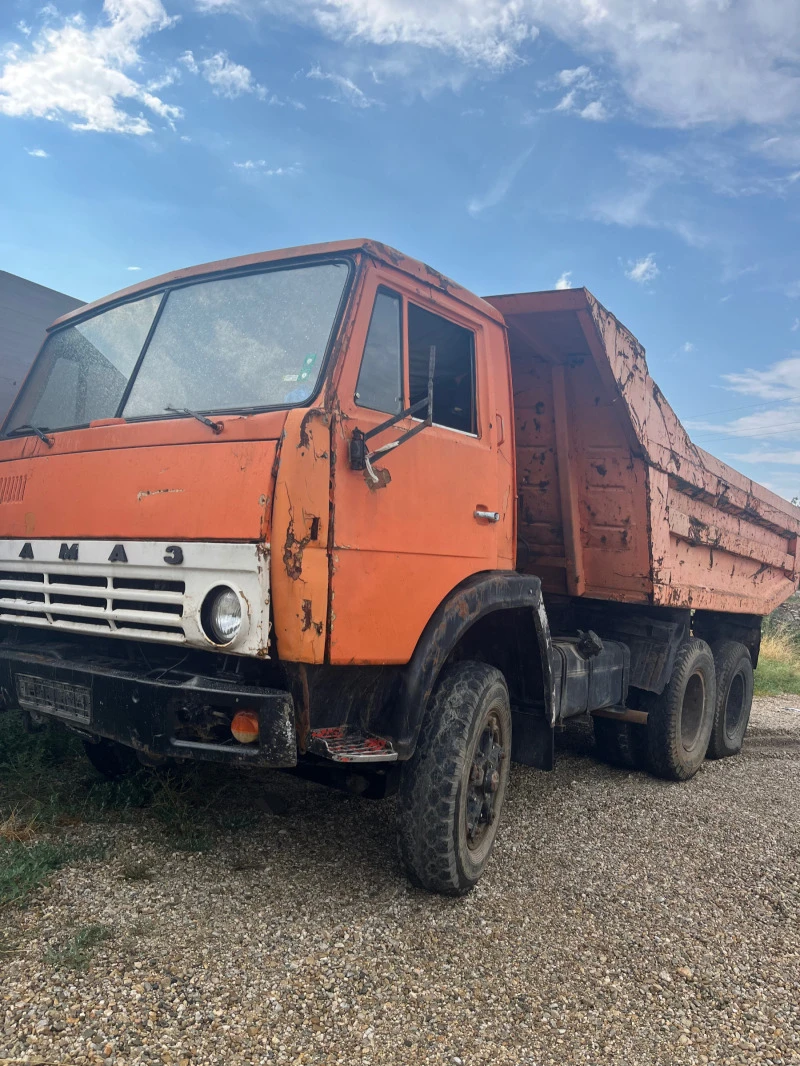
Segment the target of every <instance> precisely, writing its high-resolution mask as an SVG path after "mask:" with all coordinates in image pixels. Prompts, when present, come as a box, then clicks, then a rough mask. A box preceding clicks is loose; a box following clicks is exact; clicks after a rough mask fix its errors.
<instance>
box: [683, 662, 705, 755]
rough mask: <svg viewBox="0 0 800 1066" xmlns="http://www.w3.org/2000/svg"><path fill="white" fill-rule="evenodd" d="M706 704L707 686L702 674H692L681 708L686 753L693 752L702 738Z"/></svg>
mask: <svg viewBox="0 0 800 1066" xmlns="http://www.w3.org/2000/svg"><path fill="white" fill-rule="evenodd" d="M705 704H706V686H705V682H704V680H703V677H702V674H699V673H698V674H692V676H691V677H690V678H689V681H688V683H687V685H686V690H685V692H684V694H683V706H682V707H681V744H682V745H683V748H684V750H685V751H691V750H692V748H693V747H694V746H695V744H696V743H697V738H698V737H699V736H700V730H701V728H702V725H703V715H704V712H705Z"/></svg>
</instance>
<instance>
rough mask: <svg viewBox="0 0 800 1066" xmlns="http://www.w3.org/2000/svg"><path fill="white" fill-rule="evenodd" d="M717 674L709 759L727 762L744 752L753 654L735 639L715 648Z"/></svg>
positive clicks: (750, 694)
mask: <svg viewBox="0 0 800 1066" xmlns="http://www.w3.org/2000/svg"><path fill="white" fill-rule="evenodd" d="M711 652H712V654H713V656H714V666H715V668H716V674H717V699H716V705H715V710H714V724H713V726H712V728H711V739H710V740H709V742H708V757H709V758H710V759H724V758H726V757H727V756H729V755H738V754H739V752H740V751H741V750H742V743H743V741H744V737H745V733H746V732H747V725H748V722H749V721H750V711H751V709H752V706H753V664H752V662H751V660H750V652H749V651H748V650H747V648H746V647H745V646H744V644H739V643H738V641H735V640H719V641H717V642H716V643H715V644H712V645H711Z"/></svg>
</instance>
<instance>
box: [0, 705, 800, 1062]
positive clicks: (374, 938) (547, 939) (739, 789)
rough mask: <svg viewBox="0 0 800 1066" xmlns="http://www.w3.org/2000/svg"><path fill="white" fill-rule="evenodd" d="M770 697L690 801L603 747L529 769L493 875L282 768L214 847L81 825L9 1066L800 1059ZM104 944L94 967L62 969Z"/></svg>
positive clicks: (26, 922)
mask: <svg viewBox="0 0 800 1066" xmlns="http://www.w3.org/2000/svg"><path fill="white" fill-rule="evenodd" d="M793 700H794V701H795V703H797V704H798V705H800V698H797V697H786V698H774V699H762V700H759V701H757V704H756V707H755V708H754V712H753V719H752V725H751V732H750V734H749V739H748V741H747V745H746V752H745V754H744V755H743V756H741V757H739V758H735V759H729V760H725V761H723V762H717V763H706V765H705V767H704V768H703V770H702V771H701V772H700V774H699V775H698V776H697V777H696V778H695V779H694V780H693V781H691V782H689V783H688V784H684V785H675V784H667V783H664V782H661V781H657V780H654V779H652V778H649V777H647V776H644V775H641V774H633V773H627V772H624V771H619V770H614V769H611V768H609V767H607V766H604V765H602V764H601V763H599V762H597V761H596V760H595V759H594V758H593V756H592V748H591V734H590V732H588V731H587V730H586V729H585V727H582V726H580V727H571V728H570V729H569V730H568V731H567V732H566V733H564V734H563V735H562V736H561V737H560V738H559V746H560V748H561V753H560V757H559V760H558V764H557V770H556V772H555V773H554V774H542V773H538V772H536V771H533V770H528V769H524V768H522V767H515V768H514V771H513V774H512V782H511V791H510V794H509V797H508V802H507V806H506V811H505V816H504V826H503V829H502V830H501V833H500V836H499V840H498V845H497V847H496V849H495V856H494V861H493V865H492V866H491V867H490V869H489V872H488V874H487V875H486V877H485V878H484V880H483V881H482V882H481V884H480V885H479V886H478V888H477V889H476V890H475V892H474V893H473V894H472V895H471V896H469V897H467V898H466V899H461V900H452V899H442V898H436V897H431V896H428V895H425V894H424V893H422V892H419V891H416V890H415V889H412V888H411V887H410V886H409V885H408V884H407V883H406V881H405V879H404V877H403V874H402V872H401V870H400V869H399V867H398V864H397V860H396V858H395V849H394V827H393V813H394V812H393V807H392V804H391V802H383V803H371V802H369V801H366V800H361V799H355V798H352V797H349V796H346V795H344V794H339V793H335V792H330V791H328V790H325V789H322V788H320V787H318V786H316V785H312V784H308V783H304V782H300V781H298V780H295V779H293V778H289V777H286V776H283V775H272V776H270V777H268V778H266V779H261V780H259V781H255V780H252V779H245V781H244V783H243V784H242V785H241V789H242V790H244V793H245V803H246V805H249V806H251V807H252V808H254V809H256V810H258V811H259V812H260V814H259V817H257V818H256V819H254V820H252V824H251V825H250V826H249V827H245V828H241V827H240V828H236V829H232V830H231V831H230V832H223V833H222V834H221V836H220V837H219V838H218V839H216V840H215V841H214V843H213V846H212V847H211V848H210V850H208V851H206V852H204V853H200V854H190V853H186V852H175V851H170V849H169V846H168V843H167V838H166V837H164V836H163V834H161V835H159V829H158V826H157V825H156V824H155V823H154V822H153V819H152V817H151V816H150V815H149V814H144V815H143V816H142V817H141V818H140V819H135V820H134V821H133V822H132V823H125V822H121V823H120V824H112V825H111V826H109V825H108V824H104V825H79V826H75V827H74V828H71V829H69V830H67V832H68V834H69V835H71V836H72V838H73V839H74V840H77V841H79V842H82V843H86V842H88V841H91V840H93V839H95V838H98V837H102V838H103V839H104V840H106V841H108V842H109V850H108V852H107V855H106V857H105V858H104V859H102V860H94V861H89V860H87V861H83V862H80V863H77V864H73V865H71V866H69V867H65V868H63V869H62V870H60V871H58V872H57V873H56V874H54V875H53V877H52V879H51V881H50V882H49V885H48V886H47V887H45V888H42V889H39V890H38V891H37V893H36V894H35V896H34V897H33V900H32V902H31V903H30V904H29V905H28V906H27V907H26V908H25V909H23V910H13V912H12V911H7V912H6V914H5V919H6V920H7V922H9V923H11V925H12V926H13V929H12V931H11V932H12V934H13V936H14V937H15V938H16V940H17V941H18V946H17V950H16V952H15V953H12V954H10V955H7V956H3V955H0V967H2V971H1V972H0V1062H2V1061H3V1056H6V1057H8V1058H10V1059H11V1060H12V1061H15V1062H16V1061H21V1062H47V1063H58V1064H63V1066H78V1064H80V1066H83V1064H84V1063H101V1062H105V1063H109V1064H111V1063H115V1064H123V1063H169V1064H176V1066H177V1064H181V1063H184V1064H192V1066H195V1064H196V1066H207V1064H208V1066H211V1064H215V1066H216V1064H219V1066H240V1064H242V1066H244V1064H247V1066H251V1064H256V1063H296V1064H301V1063H306V1064H312V1063H347V1064H353V1063H362V1064H364V1066H366V1064H370V1063H388V1064H393V1063H398V1064H400V1063H402V1064H404V1066H405V1064H409V1063H448V1064H455V1066H460V1064H461V1066H477V1064H492V1066H497V1064H501V1063H508V1064H512V1063H513V1064H515V1066H516V1064H519V1066H523V1064H530V1066H534V1064H535V1066H545V1064H550V1063H553V1064H555V1063H558V1064H559V1066H564V1064H571V1063H587V1064H594V1066H598V1064H600V1063H602V1064H613V1063H620V1064H625V1066H648V1064H653V1066H655V1064H658V1066H668V1064H673V1063H674V1064H682V1063H712V1064H718V1066H722V1064H732V1063H737V1064H739V1063H742V1064H745V1063H746V1064H750V1063H772V1064H779V1063H798V1062H800V917H799V915H800V907H799V904H800V831H799V830H800V711H797V710H791V709H789V708H791V707H793V705H794V704H793ZM87 926H91V927H93V928H96V927H98V926H102V927H105V932H106V933H107V936H106V939H103V940H101V942H100V943H98V944H97V946H96V947H95V949H94V953H93V955H92V957H91V961H90V963H89V965H88V969H86V970H85V971H83V972H81V971H76V970H73V969H67V968H65V967H64V966H60V965H58V963H57V962H53V958H54V955H53V952H54V951H56V952H57V950H58V948H59V945H63V944H64V942H65V938H67V937H69V936H71V935H73V934H74V932H75V930H80V929H81V928H85V927H87Z"/></svg>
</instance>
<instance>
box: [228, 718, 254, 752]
mask: <svg viewBox="0 0 800 1066" xmlns="http://www.w3.org/2000/svg"><path fill="white" fill-rule="evenodd" d="M231 733H233V735H234V737H235V738H236V740H238V741H239V743H240V744H252V743H253V741H254V740H258V715H257V714H256V712H255V711H237V712H236V714H235V715H234V716H233V721H232V722H231Z"/></svg>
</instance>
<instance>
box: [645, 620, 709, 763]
mask: <svg viewBox="0 0 800 1066" xmlns="http://www.w3.org/2000/svg"><path fill="white" fill-rule="evenodd" d="M716 698H717V679H716V670H715V667H714V656H713V655H712V654H711V649H710V648H709V646H708V645H707V644H706V642H705V641H704V640H698V639H697V638H691V639H689V640H685V641H684V642H683V644H682V645H681V646H680V648H679V649H678V654H677V655H676V656H675V665H674V667H673V669H672V676H671V677H670V679H669V682H668V684H667V687H666V688H665V689H664V691H663V692H662V693H661V695H660V696H653V697H652V699H650V700H648V706H647V710H648V718H647V742H648V743H647V747H648V754H649V759H650V769H651V771H652V772H653V773H654V774H655V775H656V776H657V777H664V778H666V779H667V780H670V781H688V780H689V778H690V777H694V775H695V774H696V773H697V771H698V770H699V769H700V767H701V766H702V765H703V760H704V759H705V756H706V751H707V750H708V741H709V738H710V736H711V729H712V727H713V725H714V708H715V705H716Z"/></svg>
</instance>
